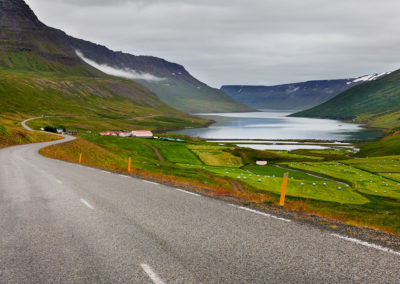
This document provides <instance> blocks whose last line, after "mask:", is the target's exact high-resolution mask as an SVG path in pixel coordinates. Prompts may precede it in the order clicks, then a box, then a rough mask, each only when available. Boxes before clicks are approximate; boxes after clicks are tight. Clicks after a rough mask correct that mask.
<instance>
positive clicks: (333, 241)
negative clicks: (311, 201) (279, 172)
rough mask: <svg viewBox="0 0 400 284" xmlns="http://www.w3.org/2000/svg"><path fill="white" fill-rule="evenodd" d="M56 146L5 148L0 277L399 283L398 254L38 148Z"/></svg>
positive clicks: (0, 180)
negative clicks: (52, 155) (67, 159)
mask: <svg viewBox="0 0 400 284" xmlns="http://www.w3.org/2000/svg"><path fill="white" fill-rule="evenodd" d="M67 139H71V138H67ZM59 142H60V141H56V142H50V143H41V144H31V145H23V146H16V147H9V148H4V149H2V150H0V167H1V168H0V216H1V218H0V283H354V282H356V283H357V282H359V283H400V254H399V253H396V252H394V251H390V250H386V251H385V249H384V248H381V247H372V245H370V244H367V243H357V240H353V239H344V238H342V237H341V236H337V235H332V234H331V233H329V232H328V231H323V230H319V229H318V228H315V227H313V226H310V225H306V224H300V223H297V222H296V221H291V220H286V219H280V218H275V217H274V216H271V215H268V214H263V213H260V212H258V211H249V210H246V208H240V207H237V206H234V205H231V204H229V203H227V202H224V201H220V200H216V199H212V198H208V197H205V196H201V195H197V194H193V193H190V192H185V191H181V190H179V189H175V188H171V187H167V186H164V185H160V184H156V183H150V182H147V181H144V180H140V179H136V178H131V177H127V176H123V175H119V174H112V173H108V172H105V171H101V170H98V169H93V168H89V167H84V166H80V165H75V164H70V163H66V162H62V161H58V160H52V159H48V158H44V157H42V156H40V155H39V154H38V153H37V152H38V150H39V149H40V148H41V147H43V146H45V145H49V144H53V143H59Z"/></svg>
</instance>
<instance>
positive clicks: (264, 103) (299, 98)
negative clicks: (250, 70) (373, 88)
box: [221, 72, 390, 110]
mask: <svg viewBox="0 0 400 284" xmlns="http://www.w3.org/2000/svg"><path fill="white" fill-rule="evenodd" d="M389 73H390V72H385V73H380V74H378V73H375V74H370V75H364V76H361V77H358V78H349V79H332V80H310V81H305V82H298V83H288V84H281V85H274V86H263V85H258V86H257V85H224V86H222V87H221V90H222V91H224V92H225V93H227V94H228V95H229V96H230V97H232V98H233V99H235V100H237V101H239V102H241V103H244V104H246V105H248V106H250V107H253V108H256V109H281V110H296V109H297V110H303V109H308V108H311V107H314V106H317V105H319V104H321V103H324V102H325V101H328V100H329V99H331V98H333V97H335V96H336V95H338V94H340V93H341V92H343V91H345V90H347V89H349V88H351V87H353V86H355V85H358V84H362V83H363V82H366V81H371V80H376V79H377V78H380V77H382V76H385V75H387V74H389Z"/></svg>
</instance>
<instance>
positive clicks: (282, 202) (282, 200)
mask: <svg viewBox="0 0 400 284" xmlns="http://www.w3.org/2000/svg"><path fill="white" fill-rule="evenodd" d="M288 177H289V173H285V174H284V175H283V183H282V191H281V200H280V202H279V206H281V207H283V205H285V197H286V187H287V181H288Z"/></svg>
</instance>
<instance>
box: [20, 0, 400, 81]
mask: <svg viewBox="0 0 400 284" xmlns="http://www.w3.org/2000/svg"><path fill="white" fill-rule="evenodd" d="M27 3H28V4H30V5H31V7H32V8H33V10H34V11H35V12H36V13H37V14H38V16H39V17H40V18H41V19H42V21H44V22H45V23H46V24H48V25H51V26H55V27H58V28H61V29H63V30H65V31H66V32H67V33H69V34H71V35H73V36H76V37H80V38H84V39H87V40H91V41H94V42H96V43H100V44H104V45H107V46H108V47H110V48H112V49H114V50H123V51H126V52H130V53H133V54H143V55H154V56H159V57H163V58H165V59H167V60H170V61H174V62H177V63H180V64H183V65H185V67H186V68H187V69H188V70H189V71H190V72H191V73H192V74H193V75H195V76H196V77H198V78H199V79H200V80H203V81H205V82H206V83H209V84H211V85H213V86H217V87H219V86H220V85H221V84H276V83H284V82H295V81H302V80H311V79H333V78H345V77H353V76H354V77H357V76H360V75H364V74H368V73H375V72H384V71H391V70H394V69H397V68H400V55H399V53H398V46H400V36H399V35H400V17H398V15H399V12H400V2H399V1H398V0H384V1H375V0H336V1H326V0H301V1H298V0H279V1H276V0H247V1H243V0H229V1H227V0H214V1H211V0H203V1H199V0H171V1H168V0H163V1H161V0H110V1H106V0H62V1H61V0H27Z"/></svg>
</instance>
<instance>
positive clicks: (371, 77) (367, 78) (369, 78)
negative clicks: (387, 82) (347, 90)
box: [347, 72, 392, 85]
mask: <svg viewBox="0 0 400 284" xmlns="http://www.w3.org/2000/svg"><path fill="white" fill-rule="evenodd" d="M390 73H392V72H383V73H375V74H370V75H365V76H362V77H359V78H357V79H355V80H353V81H352V82H347V84H348V85H349V84H351V83H357V82H367V81H374V80H376V79H379V78H381V77H383V76H386V75H389V74H390Z"/></svg>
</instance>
